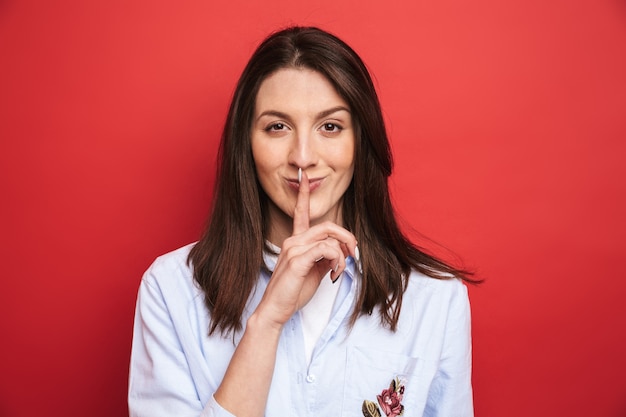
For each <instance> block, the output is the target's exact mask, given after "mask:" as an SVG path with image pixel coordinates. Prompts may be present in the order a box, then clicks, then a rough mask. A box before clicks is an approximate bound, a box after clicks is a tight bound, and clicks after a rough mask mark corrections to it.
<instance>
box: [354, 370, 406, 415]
mask: <svg viewBox="0 0 626 417" xmlns="http://www.w3.org/2000/svg"><path fill="white" fill-rule="evenodd" d="M403 396H404V384H403V383H402V382H401V381H400V379H398V378H395V379H392V380H391V384H389V388H388V389H384V390H383V392H381V393H380V395H377V396H376V399H377V400H378V405H380V408H378V406H377V405H376V403H375V402H374V401H368V400H365V401H363V407H362V411H363V415H364V416H365V417H382V414H381V413H380V410H381V409H382V410H383V412H384V413H385V416H386V417H397V416H401V415H402V414H403V413H404V406H403V405H402V404H401V402H402V397H403Z"/></svg>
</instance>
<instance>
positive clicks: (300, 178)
mask: <svg viewBox="0 0 626 417" xmlns="http://www.w3.org/2000/svg"><path fill="white" fill-rule="evenodd" d="M301 182H302V168H298V184H300V183H301Z"/></svg>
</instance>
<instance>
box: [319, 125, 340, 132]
mask: <svg viewBox="0 0 626 417" xmlns="http://www.w3.org/2000/svg"><path fill="white" fill-rule="evenodd" d="M322 129H323V130H324V131H325V132H339V131H340V130H341V127H340V126H338V125H336V124H334V123H324V125H323V126H322Z"/></svg>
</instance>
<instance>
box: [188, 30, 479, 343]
mask: <svg viewBox="0 0 626 417" xmlns="http://www.w3.org/2000/svg"><path fill="white" fill-rule="evenodd" d="M286 67H295V68H308V69H312V70H314V71H318V72H319V73H321V74H322V75H324V76H325V77H326V78H327V79H328V80H329V81H330V82H331V83H332V84H333V86H334V87H335V89H336V90H337V92H338V93H339V95H340V96H341V97H342V98H343V99H344V100H345V101H346V102H347V103H348V105H349V106H350V109H351V114H352V120H353V123H354V127H355V129H354V130H355V142H356V151H355V169H354V176H353V179H352V183H351V184H350V186H349V187H348V189H347V190H346V193H345V195H344V198H343V209H342V213H343V221H344V225H345V226H346V228H347V229H348V230H350V231H351V232H352V233H353V234H354V235H355V236H356V238H357V241H358V242H359V250H360V252H361V258H362V264H363V277H362V285H361V286H360V292H359V294H358V296H357V301H356V304H355V309H354V311H353V314H352V317H351V323H354V322H355V321H356V319H357V318H358V317H359V315H360V314H364V313H365V314H371V313H372V311H373V310H374V308H376V307H378V308H379V310H380V314H381V320H382V322H383V323H382V324H383V325H385V326H387V327H389V328H390V329H391V330H395V329H396V325H397V322H398V317H399V314H400V309H401V307H402V295H403V293H404V289H405V287H406V285H407V283H408V277H409V274H410V271H411V269H415V270H417V271H420V272H422V273H424V274H426V275H428V276H430V277H433V278H439V279H445V278H450V277H459V278H461V279H465V280H469V279H468V278H467V277H468V273H467V272H465V271H462V270H459V269H456V268H453V267H452V266H449V265H447V264H446V263H444V262H442V261H440V260H438V259H436V258H435V257H433V256H431V255H429V254H427V253H426V252H424V251H423V250H420V249H419V248H418V247H417V246H415V245H414V244H413V243H411V242H410V241H409V240H408V239H407V238H406V237H405V236H404V234H403V233H402V232H401V231H400V228H399V226H398V224H397V222H396V218H395V214H394V210H393V207H392V203H391V199H390V196H389V189H388V184H387V181H388V177H389V175H390V174H391V171H392V165H393V161H392V155H391V149H390V146H389V140H388V138H387V132H386V129H385V124H384V121H383V117H382V112H381V108H380V104H379V101H378V96H377V94H376V90H375V88H374V84H373V83H372V80H371V77H370V75H369V73H368V71H367V68H366V67H365V65H364V63H363V61H362V60H361V59H360V58H359V56H358V55H357V54H356V53H355V52H354V51H353V50H352V48H350V47H349V46H348V45H347V44H346V43H344V42H343V41H342V40H340V39H339V38H337V37H335V36H334V35H332V34H329V33H327V32H324V31H322V30H320V29H317V28H312V27H292V28H288V29H285V30H282V31H279V32H276V33H274V34H272V35H270V36H269V37H268V38H266V39H265V40H264V41H263V42H262V43H261V45H260V46H259V47H258V48H257V49H256V51H255V52H254V54H253V55H252V57H251V58H250V60H249V62H248V64H247V65H246V67H245V69H244V71H243V73H242V75H241V78H240V79H239V82H238V83H237V87H236V89H235V93H234V96H233V100H232V103H231V105H230V109H229V112H228V116H227V118H226V124H225V126H224V131H223V133H222V138H221V142H220V148H219V152H218V172H217V179H216V187H215V191H214V198H213V208H212V211H211V215H210V217H209V221H208V225H207V228H206V230H205V232H204V233H203V235H202V237H201V239H200V240H199V241H198V243H197V244H196V245H195V246H194V247H193V248H192V250H191V253H190V254H189V262H190V263H191V264H192V265H193V274H194V278H195V280H196V281H197V283H198V284H199V286H200V287H201V288H202V289H203V290H204V292H205V301H206V305H207V307H208V308H209V310H210V311H211V326H210V329H209V333H210V334H211V333H213V332H214V331H215V330H216V329H219V330H220V331H221V332H222V333H228V332H230V331H238V330H240V329H241V328H242V323H241V316H242V313H243V310H244V308H245V305H246V302H247V301H248V298H249V296H250V293H251V291H252V289H253V288H254V285H255V283H256V281H257V280H258V277H259V272H260V271H261V269H262V268H264V264H263V250H264V241H265V239H264V237H265V236H266V234H265V232H266V228H267V226H268V225H267V219H268V216H267V196H266V195H265V193H264V192H263V190H262V188H261V187H260V185H259V183H258V181H257V180H255V179H256V171H255V165H254V160H253V157H252V151H251V146H250V129H251V126H252V117H253V114H254V107H255V99H256V95H257V92H258V90H259V87H260V85H261V83H262V82H263V81H264V80H265V79H266V78H267V77H268V76H269V75H271V74H272V73H274V72H275V71H277V70H279V69H281V68H286Z"/></svg>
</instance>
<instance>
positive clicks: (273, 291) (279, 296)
mask: <svg viewBox="0 0 626 417" xmlns="http://www.w3.org/2000/svg"><path fill="white" fill-rule="evenodd" d="M309 201H310V190H309V179H308V177H307V176H306V174H305V173H304V172H303V173H302V180H301V182H300V187H299V189H298V198H297V200H296V208H295V211H294V215H293V233H292V235H291V236H290V237H289V238H287V239H285V241H284V242H283V247H282V249H281V252H280V255H279V257H278V260H277V262H276V267H275V268H274V272H273V274H272V278H271V279H270V282H269V284H268V287H267V289H266V291H265V294H264V296H263V299H262V300H261V303H260V304H259V306H258V308H257V311H256V313H257V315H258V318H259V319H262V320H263V321H266V323H268V324H271V325H274V326H277V327H282V326H283V325H284V324H285V323H286V322H287V320H289V319H290V318H291V316H292V315H293V314H294V313H295V312H296V311H298V310H299V309H300V308H302V307H303V306H304V305H305V304H306V303H307V302H309V300H310V299H311V298H312V297H313V295H314V294H315V291H316V290H317V288H318V287H319V284H320V281H321V280H322V278H324V276H325V275H326V274H327V273H328V271H331V274H330V279H331V280H333V281H335V280H336V279H337V278H338V277H339V275H341V273H342V272H343V270H344V269H345V267H346V257H347V256H349V255H352V256H354V255H355V250H356V244H357V242H356V238H355V237H354V235H353V234H352V233H350V232H349V231H347V230H346V229H344V228H343V227H341V226H339V225H337V224H335V223H333V222H329V221H327V222H324V223H321V224H318V225H315V226H313V227H310V224H309Z"/></svg>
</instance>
